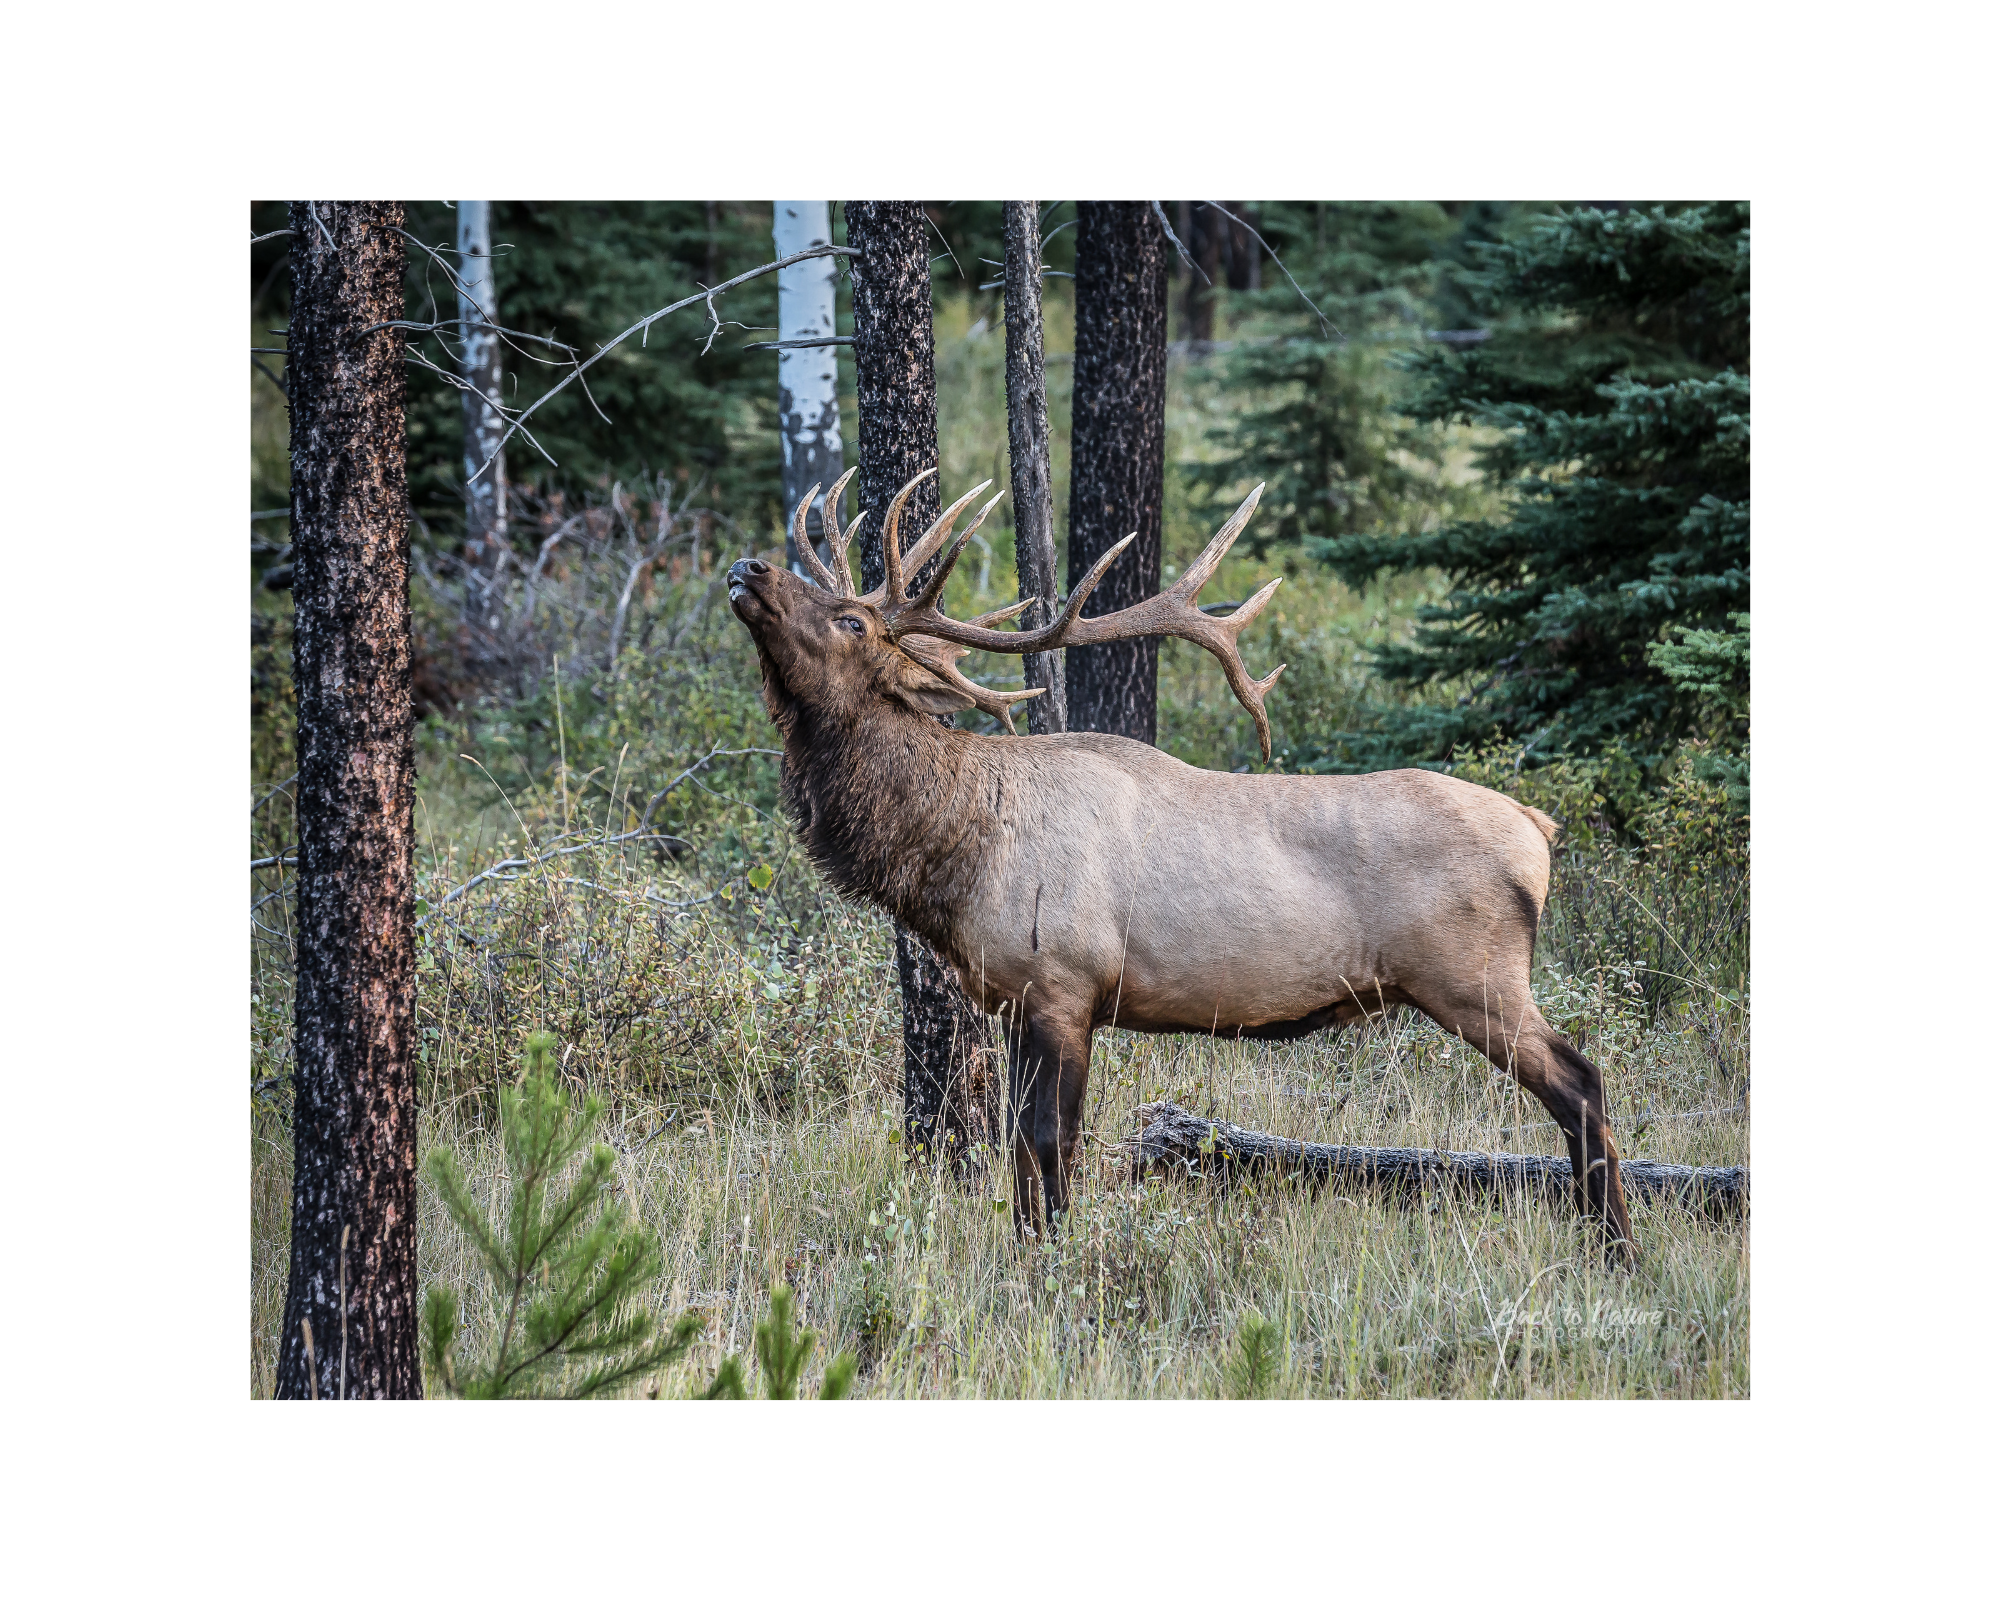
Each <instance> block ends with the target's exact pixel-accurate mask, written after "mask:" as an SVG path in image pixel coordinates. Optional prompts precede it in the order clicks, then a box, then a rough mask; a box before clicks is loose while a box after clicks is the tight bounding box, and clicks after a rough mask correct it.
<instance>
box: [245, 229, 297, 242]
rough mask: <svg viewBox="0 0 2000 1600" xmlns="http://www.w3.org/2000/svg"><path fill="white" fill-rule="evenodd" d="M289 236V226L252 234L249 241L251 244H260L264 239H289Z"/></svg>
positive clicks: (290, 231)
mask: <svg viewBox="0 0 2000 1600" xmlns="http://www.w3.org/2000/svg"><path fill="white" fill-rule="evenodd" d="M291 236H292V230H291V229H290V228H279V229H278V230H277V231H276V232H275V233H255V234H252V235H251V236H250V242H251V243H252V244H262V243H263V242H264V241H265V240H266V239H289V238H291Z"/></svg>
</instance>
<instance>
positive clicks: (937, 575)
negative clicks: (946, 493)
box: [910, 478, 1007, 611]
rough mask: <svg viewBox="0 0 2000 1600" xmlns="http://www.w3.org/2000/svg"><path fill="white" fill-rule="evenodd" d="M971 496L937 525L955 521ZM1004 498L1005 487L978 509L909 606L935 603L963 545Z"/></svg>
mask: <svg viewBox="0 0 2000 1600" xmlns="http://www.w3.org/2000/svg"><path fill="white" fill-rule="evenodd" d="M992 481H993V480H992V479H991V478H988V479H987V480H986V483H982V484H981V485H980V486H979V488H980V489H984V488H985V487H986V485H987V484H990V483H991V482H992ZM978 492H979V489H975V490H973V492H972V493H973V494H977V493H978ZM971 498H972V495H970V494H969V495H967V496H966V497H965V500H961V501H959V503H958V504H957V505H955V506H953V507H952V508H951V510H949V511H948V512H946V513H945V516H943V517H939V518H938V520H937V526H939V527H943V526H945V525H946V524H945V518H946V517H949V518H950V519H951V521H953V522H956V521H957V520H958V513H959V512H960V510H962V509H963V508H964V506H965V502H966V500H970V499H971ZM1006 498H1007V491H1006V490H1005V489H1002V490H1001V491H1000V492H999V493H998V494H996V495H995V496H994V497H993V498H992V499H991V500H989V501H987V502H986V504H985V505H984V506H983V507H982V508H981V509H980V512H979V515H978V516H976V517H974V518H973V519H972V526H971V527H969V528H967V529H966V530H965V532H963V533H961V534H960V535H959V536H958V538H957V540H956V542H954V543H953V545H952V547H951V549H950V551H949V552H947V553H946V555H945V558H944V560H942V561H940V562H939V563H938V564H937V571H935V572H933V573H932V574H931V576H930V581H929V582H928V583H926V584H925V585H924V587H923V592H922V593H920V594H919V595H918V596H917V597H916V598H915V599H914V600H912V601H911V602H910V606H911V608H912V609H913V610H917V611H921V610H922V609H923V608H924V607H925V606H928V605H932V604H935V603H936V600H937V597H938V596H939V595H941V594H943V593H944V585H945V580H946V579H947V578H949V577H950V576H951V569H952V568H953V567H955V566H957V565H958V558H959V557H960V556H961V555H962V554H964V552H965V547H966V546H967V545H968V544H970V543H971V542H972V536H973V535H974V534H975V533H977V532H978V531H979V525H980V523H982V522H984V521H985V520H986V519H987V517H988V516H989V515H991V513H992V511H993V508H994V507H995V506H997V505H998V504H999V503H1000V502H1001V501H1002V500H1004V499H1006ZM924 537H925V538H926V539H928V538H929V537H930V535H929V534H925V535H924ZM910 565H911V567H912V568H915V567H916V565H917V562H916V559H915V557H914V556H912V558H911V561H910Z"/></svg>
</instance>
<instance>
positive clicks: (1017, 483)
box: [1005, 200, 1069, 733]
mask: <svg viewBox="0 0 2000 1600" xmlns="http://www.w3.org/2000/svg"><path fill="white" fill-rule="evenodd" d="M1005 204H1006V212H1007V268H1006V274H1007V453H1008V459H1009V461H1010V462H1011V464H1012V471H1011V473H1010V476H1011V479H1012V483H1011V488H1012V490H1013V500H1014V565H1015V568H1016V570H1017V571H1018V572H1019V574H1020V584H1021V593H1022V594H1024V595H1030V594H1032V595H1036V596H1039V597H1040V600H1041V604H1040V605H1038V606H1031V607H1030V608H1029V609H1028V610H1027V611H1026V612H1024V613H1023V614H1022V617H1021V622H1020V626H1022V627H1024V628H1028V627H1042V626H1044V625H1045V624H1047V623H1051V622H1053V621H1055V619H1056V602H1057V597H1058V594H1059V591H1058V589H1057V587H1056V512H1055V495H1054V490H1053V488H1052V487H1051V484H1050V479H1049V394H1048V385H1047V382H1046V380H1045V378H1044V376H1043V372H1042V236H1041V229H1040V226H1039V223H1038V221H1037V218H1036V211H1035V202H1034V201H1032V200H1009V201H1007V202H1005ZM1021 675H1022V677H1023V678H1025V679H1026V685H1025V687H1027V688H1030V689H1046V690H1047V691H1048V693H1046V694H1044V695H1043V696H1041V698H1039V699H1036V700H1030V701H1029V702H1028V703H1027V706H1026V708H1025V709H1026V711H1027V713H1028V731H1029V732H1030V733H1062V732H1065V731H1066V730H1067V729H1068V727H1069V716H1068V712H1067V710H1066V707H1065V701H1064V696H1063V658H1062V652H1061V651H1059V650H1047V651H1044V652H1042V653H1041V654H1040V655H1032V656H1024V657H1022V658H1021Z"/></svg>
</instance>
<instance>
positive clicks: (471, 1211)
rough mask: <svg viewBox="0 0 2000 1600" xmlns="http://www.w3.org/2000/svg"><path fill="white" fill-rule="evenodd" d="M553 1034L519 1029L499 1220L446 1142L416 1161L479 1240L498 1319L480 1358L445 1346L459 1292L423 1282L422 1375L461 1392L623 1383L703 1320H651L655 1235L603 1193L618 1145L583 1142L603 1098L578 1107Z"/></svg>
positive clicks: (557, 1394)
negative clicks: (523, 1063) (517, 1079)
mask: <svg viewBox="0 0 2000 1600" xmlns="http://www.w3.org/2000/svg"><path fill="white" fill-rule="evenodd" d="M554 1047H555V1040H554V1039H553V1038H552V1037H551V1036H550V1035H548V1034H536V1035H534V1036H533V1037H531V1038H530V1039H529V1040H528V1068H527V1072H526V1074H525V1075H524V1076H523V1078H522V1081H521V1083H520V1085H519V1086H518V1087H517V1088H513V1089H509V1090H504V1091H502V1093H501V1097H500V1100H501V1111H500V1119H501V1137H502V1140H503V1142H504V1144H505V1146H506V1152H507V1170H508V1177H509V1184H508V1188H509V1193H508V1197H507V1207H506V1215H505V1217H504V1218H502V1219H500V1220H499V1221H498V1223H497V1224H496V1222H495V1221H494V1220H493V1219H492V1218H489V1217H488V1215H487V1214H486V1211H485V1209H484V1207H482V1206H481V1205H480V1204H479V1203H478V1202H477V1201H476V1200H474V1199H473V1197H472V1193H471V1190H470V1189H469V1188H468V1187H467V1185H466V1181H465V1173H464V1171H463V1169H461V1168H460V1166H459V1164H458V1161H457V1158H456V1157H455V1156H453V1154H452V1153H451V1151H450V1150H449V1149H446V1148H443V1147H440V1148H438V1149H436V1150H433V1151H432V1152H431V1155H430V1159H429V1161H428V1162H427V1163H426V1171H427V1172H428V1173H429V1175H430V1179H431V1181H432V1182H433V1183H434V1184H436V1185H437V1188H438V1193H439V1195H440V1196H441V1197H442V1198H443V1200H444V1205H445V1209H446V1210H447V1211H449V1212H450V1213H451V1217H452V1220H453V1221H454V1222H456V1223H457V1224H458V1226H459V1227H460V1229H462V1230H463V1231H464V1233H465V1235H466V1237H467V1238H468V1239H470V1240H471V1241H472V1243H473V1246H474V1247H475V1248H476V1249H477V1251H478V1252H479V1256H480V1259H481V1261H482V1262H483V1263H484V1265H485V1267H486V1271H487V1274H488V1275H489V1276H490V1277H491V1279H492V1281H493V1288H494V1297H495V1305H496V1308H497V1319H496V1325H495V1326H494V1327H493V1328H491V1329H490V1330H488V1333H487V1336H486V1339H485V1349H484V1350H483V1351H482V1352H481V1353H480V1355H479V1356H477V1357H469V1358H466V1359H459V1358H457V1357H456V1356H455V1355H454V1353H453V1346H454V1344H455V1343H456V1342H457V1337H458V1331H459V1310H458V1297H457V1295H456V1294H454V1293H453V1292H452V1290H451V1289H449V1288H447V1287H445V1286H443V1285H436V1286H433V1287H432V1289H431V1291H430V1293H429V1295H428V1296H426V1298H425V1300H424V1347H425V1356H426V1359H427V1362H428V1365H429V1367H430V1371H431V1378H432V1381H433V1382H434V1383H436V1384H438V1385H439V1386H441V1387H442V1388H444V1389H446V1390H447V1391H449V1392H450V1393H452V1394H454V1395H456V1396H458V1397H459V1398H461V1399H467V1400H512V1399H576V1400H581V1399H585V1398H588V1397H589V1396H592V1395H598V1394H605V1393H609V1392H612V1391H615V1390H617V1389H619V1388H622V1387H624V1386H626V1385H628V1384H630V1383H632V1382H634V1381H636V1380H637V1379H639V1378H642V1377H644V1376H646V1375H647V1374H649V1373H652V1372H656V1371H658V1370H659V1369H660V1368H661V1367H664V1366H666V1365H667V1364H668V1363H669V1362H672V1361H676V1360H678V1359H680V1357H681V1356H683V1355H684V1354H686V1352H687V1349H688V1347H689V1346H690V1345H691V1344H693V1342H694V1339H695V1336H696V1335H697V1334H698V1333H699V1332H700V1331H701V1319H700V1318H699V1317H696V1316H693V1315H689V1316H684V1317H682V1318H681V1319H680V1320H679V1321H678V1322H676V1323H675V1324H674V1325H673V1327H671V1328H669V1329H665V1330H662V1329H661V1327H660V1320H659V1318H658V1316H657V1315H655V1314H654V1313H653V1311H652V1310H651V1309H650V1308H649V1306H648V1305H647V1303H646V1302H647V1301H648V1299H649V1296H648V1295H647V1293H646V1291H647V1290H648V1288H649V1287H650V1286H651V1285H652V1284H653V1282H654V1280H656V1279H657V1278H658V1277H659V1275H660V1271H661V1259H660V1245H659V1240H658V1239H657V1238H656V1237H655V1236H654V1235H653V1234H652V1232H651V1231H650V1230H648V1229H645V1228H642V1227H640V1226H638V1225H637V1224H636V1223H634V1222H633V1221H632V1220H631V1219H630V1218H628V1217H626V1216H624V1215H621V1214H620V1213H619V1212H618V1211H617V1210H615V1209H613V1208H612V1207H611V1206H610V1205H609V1204H608V1203H607V1201H608V1191H609V1190H610V1188H611V1185H612V1181H613V1168H614V1164H615V1159H616V1158H615V1157H614V1156H613V1154H612V1151H611V1149H610V1147H609V1146H608V1145H602V1144H600V1145H597V1146H595V1147H594V1148H592V1149H591V1150H590V1152H589V1153H588V1155H586V1156H585V1157H584V1160H583V1164H582V1167H581V1168H580V1170H578V1171H577V1172H576V1173H575V1174H574V1175H573V1176H571V1177H569V1178H568V1179H567V1181H565V1179H564V1174H565V1172H566V1171H567V1170H568V1168H569V1167H570V1165H571V1163H572V1162H573V1161H574V1159H575V1157H576V1156H577V1155H578V1153H579V1152H581V1151H582V1150H583V1149H584V1146H585V1145H586V1144H588V1143H589V1142H590V1138H591V1135H592V1134H593V1133H594V1132H595V1131H596V1128H597V1119H598V1118H599V1116H601V1115H602V1114H603V1110H604V1106H603V1102H602V1101H600V1100H598V1099H597V1098H596V1097H595V1096H591V1097H589V1098H586V1099H585V1101H584V1102H583V1104H582V1106H581V1107H578V1106H577V1105H576V1104H575V1103H574V1102H573V1101H572V1100H571V1098H570V1096H569V1094H568V1092H567V1091H566V1090H565V1089H564V1087H563V1085H562V1083H561V1081H560V1079H559V1078H558V1077H557V1075H556V1070H555V1066H554Z"/></svg>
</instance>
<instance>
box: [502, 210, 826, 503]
mask: <svg viewBox="0 0 2000 1600" xmlns="http://www.w3.org/2000/svg"><path fill="white" fill-rule="evenodd" d="M860 253H861V252H860V251H859V250H855V249H852V248H850V247H849V246H847V245H842V244H816V245H814V246H813V247H812V248H811V249H810V250H800V251H797V252H795V253H794V254H792V255H788V256H786V257H784V258H783V259H782V260H778V261H767V262H765V263H764V264H763V265H762V266H761V267H752V268H751V269H750V270H749V271H748V272H740V273H738V274H737V275H736V276H735V277H733V278H731V279H729V280H728V281H727V282H726V283H718V284H717V285H716V286H715V287H714V288H713V289H703V290H702V291H701V292H700V293H699V294H691V295H689V296H688V297H687V298H686V299H684V300H676V301H675V302H674V303H673V304H672V305H670V306H662V307H661V308H660V309H659V310H658V311H655V312H653V313H652V314H651V315H650V316H645V317H641V318H640V319H639V320H638V321H637V322H635V323H633V324H632V326H631V327H629V328H627V329H626V330H625V331H624V332H623V333H621V334H619V335H618V337H617V338H615V339H613V340H611V341H610V342H609V343H607V344H603V345H600V346H598V349H597V353H596V354H595V355H593V356H591V357H590V359H589V360H587V361H584V362H582V363H581V364H580V365H579V366H578V367H577V368H576V370H575V371H573V372H572V373H570V375H569V376H568V377H566V378H564V379H563V380H562V381H561V382H560V383H558V384H556V385H555V386H554V387H553V388H551V389H550V390H549V391H548V392H547V393H545V394H544V395H542V396H541V397H540V398H539V399H538V400H536V401H534V403H533V404H531V405H529V406H528V407H527V408H526V409H525V410H523V411H522V412H520V413H519V414H518V415H517V416H516V417H515V418H514V419H513V421H512V422H510V423H509V424H508V425H507V431H506V432H505V433H504V434H502V435H501V436H500V442H499V444H497V445H495V446H494V448H493V454H492V455H489V456H488V457H487V458H486V459H485V460H484V461H482V462H481V463H480V464H479V471H478V472H475V473H473V474H472V476H473V477H474V478H478V477H479V476H480V474H481V473H484V472H485V471H486V469H487V468H488V467H490V466H492V465H493V463H494V461H495V460H496V459H497V458H498V457H499V455H500V454H501V452H502V451H504V450H505V449H506V448H507V441H508V440H509V439H511V438H513V437H514V434H515V432H516V431H517V430H518V429H520V428H521V427H522V426H523V425H524V424H525V423H526V422H527V420H528V418H530V417H531V416H533V415H534V414H535V413H536V412H537V411H539V410H541V408H542V407H543V406H545V405H547V404H548V403H549V402H550V401H551V400H553V399H554V398H555V397H556V396H557V395H559V394H561V393H562V392H563V390H565V389H567V388H568V387H569V386H570V385H571V384H572V383H574V382H575V381H576V380H577V379H579V378H580V377H582V376H583V374H584V372H585V371H586V370H587V369H588V368H590V367H592V366H595V365H596V364H597V363H598V362H600V361H602V360H603V359H604V358H605V357H606V356H608V355H609V354H611V352H612V351H613V350H616V349H617V348H618V347H619V346H620V345H621V344H623V343H624V342H625V341H626V340H627V339H629V338H631V337H632V335H633V334H635V333H637V334H644V333H646V332H647V331H648V330H649V329H651V327H652V326H653V324H654V323H656V322H658V321H659V320H660V319H661V318H662V317H670V316H672V315H673V314H674V313H675V312H676V311H684V310H686V309H687V308H688V307H689V306H691V305H695V304H696V303H698V302H706V303H707V304H708V305H709V307H710V316H711V318H713V317H714V301H715V297H716V296H717V295H719V294H723V293H726V292H727V291H729V290H731V289H734V288H738V287H739V286H741V285H743V284H746V283H748V282H750V281H751V279H753V278H761V277H763V276H764V274H765V273H767V272H778V271H781V270H783V269H784V268H786V267H791V266H796V265H798V263H799V262H801V261H817V260H819V259H820V258H821V257H822V256H858V255H859V254H860ZM716 331H717V332H720V331H721V329H720V327H719V326H718V328H717V330H716ZM714 337H715V335H714V334H713V333H711V334H710V335H709V339H710V342H711V343H712V342H713V341H714ZM704 348H706V347H704ZM536 448H537V449H540V448H541V447H540V446H539V445H537V446H536ZM543 453H544V454H545V455H546V454H547V452H546V451H544V452H543ZM550 465H554V462H553V461H551V463H550Z"/></svg>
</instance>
